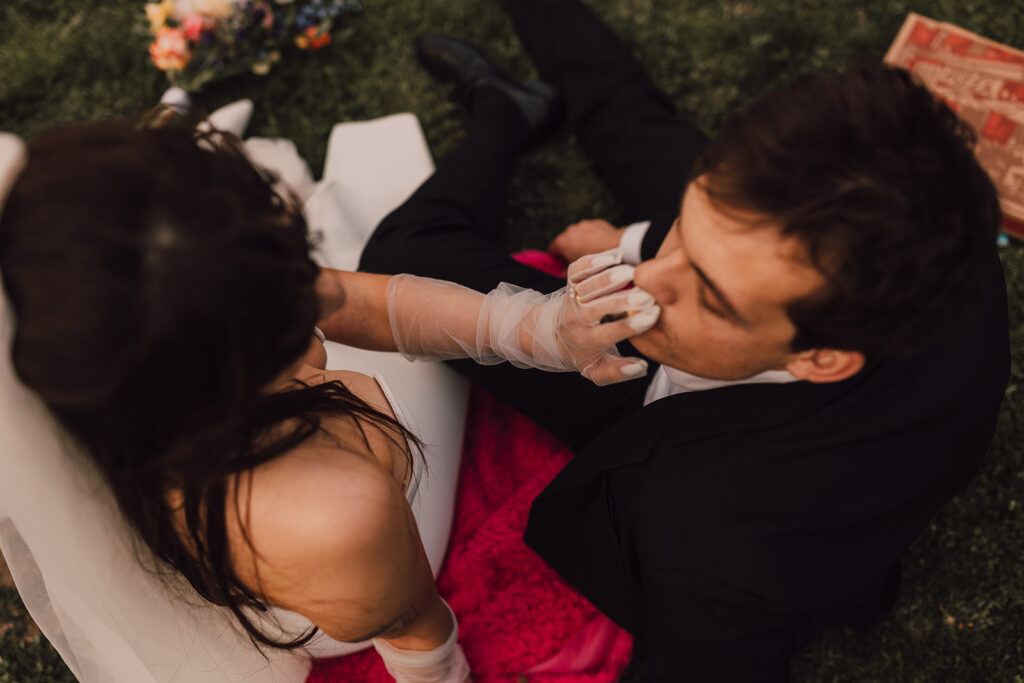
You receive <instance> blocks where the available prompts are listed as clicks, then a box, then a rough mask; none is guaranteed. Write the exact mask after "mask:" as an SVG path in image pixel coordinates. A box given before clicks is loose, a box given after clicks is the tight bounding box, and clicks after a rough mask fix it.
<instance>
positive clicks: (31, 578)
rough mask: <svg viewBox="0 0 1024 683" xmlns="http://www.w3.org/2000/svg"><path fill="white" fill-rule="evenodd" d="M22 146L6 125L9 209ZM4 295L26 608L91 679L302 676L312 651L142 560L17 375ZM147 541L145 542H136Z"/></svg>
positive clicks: (7, 397)
mask: <svg viewBox="0 0 1024 683" xmlns="http://www.w3.org/2000/svg"><path fill="white" fill-rule="evenodd" d="M24 159H25V147H24V145H23V144H22V142H21V141H20V140H19V139H17V138H16V137H14V136H11V135H7V134H2V133H0V209H2V201H3V198H4V197H5V196H6V194H7V192H8V190H9V189H10V186H11V185H12V184H13V181H14V179H15V178H16V176H17V173H18V172H19V171H20V169H21V168H22V165H23V163H24ZM13 327H14V320H13V317H12V314H11V311H10V309H9V306H8V303H7V299H6V295H3V296H0V349H2V353H0V550H2V552H3V555H4V557H5V558H6V560H7V564H8V565H9V567H10V570H11V574H12V576H13V577H14V581H15V585H16V586H17V589H18V592H19V593H20V594H21V597H22V599H23V600H24V602H25V604H26V606H27V607H28V610H29V613H30V614H31V615H32V618H33V619H34V620H35V621H36V623H37V624H38V625H39V628H40V629H41V630H42V632H43V634H44V635H45V636H46V638H47V639H48V640H49V641H50V642H51V643H52V644H53V645H54V647H56V648H57V651H58V652H59V653H60V655H61V657H63V658H64V661H65V662H67V664H68V666H69V667H70V669H71V671H72V673H74V675H75V676H76V677H77V678H78V679H79V680H80V681H83V682H84V683H99V682H107V681H115V682H119V683H157V682H159V683H170V682H181V683H186V682H188V683H225V682H227V681H242V680H244V681H254V682H255V683H271V682H274V683H297V682H301V681H304V680H305V677H306V675H307V673H308V671H309V667H310V662H309V659H308V657H307V656H306V655H304V654H300V653H293V652H286V651H282V650H278V649H274V648H263V650H264V652H265V656H264V655H263V654H260V652H259V651H257V650H256V648H255V647H253V645H252V643H251V642H250V641H249V639H248V638H247V637H246V636H245V635H244V634H243V633H242V632H241V629H240V627H239V626H237V625H236V622H235V620H234V619H233V617H232V616H231V615H230V613H229V612H228V611H227V610H226V609H222V608H218V607H216V606H213V605H211V604H209V603H207V602H205V601H204V600H203V599H202V598H201V597H199V596H198V595H197V594H196V593H195V592H194V591H193V590H192V589H191V587H190V586H188V584H187V583H185V582H184V580H182V579H178V580H177V584H175V583H174V582H173V581H172V580H168V579H166V578H161V577H158V576H156V575H154V574H152V573H150V572H148V571H147V570H146V569H143V567H142V565H141V564H140V563H139V560H138V555H137V550H136V548H135V547H134V544H133V542H132V539H133V538H134V536H133V534H132V532H131V531H130V529H129V528H128V526H127V524H126V522H125V521H124V519H123V518H122V517H121V515H120V514H119V512H118V511H117V509H116V507H115V504H114V502H113V498H112V496H111V493H110V491H109V490H108V488H107V487H106V485H105V484H104V483H103V482H102V480H101V479H100V477H99V475H98V473H97V472H96V471H95V469H94V468H92V467H91V466H90V464H89V463H88V461H87V460H86V459H85V458H84V457H82V456H81V454H79V453H77V452H76V450H75V448H74V447H73V445H72V444H71V442H70V439H69V438H67V437H66V435H64V433H63V432H62V431H61V429H60V428H59V427H58V426H57V424H56V423H55V422H54V420H53V419H52V417H51V416H50V415H49V413H48V411H47V410H46V409H45V407H44V406H43V405H42V403H41V402H40V401H39V399H38V398H37V397H36V396H35V395H34V394H32V393H31V392H30V391H29V390H28V389H27V388H25V387H24V386H23V385H22V384H21V383H20V382H19V381H18V379H17V377H16V376H15V373H14V370H13V368H12V365H11V357H10V344H11V338H12V335H13ZM139 552H141V551H139Z"/></svg>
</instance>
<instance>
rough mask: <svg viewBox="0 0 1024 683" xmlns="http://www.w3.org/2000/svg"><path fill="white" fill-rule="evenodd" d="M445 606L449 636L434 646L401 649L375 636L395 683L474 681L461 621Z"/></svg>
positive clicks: (467, 682)
mask: <svg viewBox="0 0 1024 683" xmlns="http://www.w3.org/2000/svg"><path fill="white" fill-rule="evenodd" d="M441 602H444V606H445V609H447V610H448V614H449V615H450V616H451V619H452V624H453V627H452V632H451V634H449V636H448V639H447V640H446V641H445V642H444V643H442V644H441V645H440V646H439V647H436V648H434V649H433V650H401V649H399V648H397V647H395V646H394V645H392V644H391V643H389V642H387V641H386V640H380V639H378V640H374V641H373V646H374V648H376V650H377V653H378V654H380V656H381V659H383V660H384V667H385V668H386V669H387V670H388V673H389V674H391V676H392V677H393V678H394V679H395V682H396V683H472V680H473V678H472V676H470V671H469V662H467V661H466V655H465V653H464V652H463V651H462V647H460V646H459V643H458V639H459V624H458V622H457V621H456V620H455V613H454V612H452V608H451V607H450V606H449V605H448V603H447V602H445V601H444V600H442V601H441Z"/></svg>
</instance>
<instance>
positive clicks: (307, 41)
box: [295, 26, 331, 50]
mask: <svg viewBox="0 0 1024 683" xmlns="http://www.w3.org/2000/svg"><path fill="white" fill-rule="evenodd" d="M330 43H331V34H330V33H327V32H326V31H325V32H323V33H321V32H320V28H319V27H318V26H310V27H309V28H307V29H306V30H305V31H303V32H302V35H301V36H298V37H297V38H296V39H295V44H296V45H298V46H299V48H301V49H303V50H319V49H320V48H322V47H326V46H327V45H330Z"/></svg>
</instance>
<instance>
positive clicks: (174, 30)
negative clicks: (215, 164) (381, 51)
mask: <svg viewBox="0 0 1024 683" xmlns="http://www.w3.org/2000/svg"><path fill="white" fill-rule="evenodd" d="M361 9H362V6H361V5H360V4H359V3H358V2H357V1H356V0H162V1H161V2H152V3H149V4H147V5H146V17H147V18H148V19H149V29H150V32H151V33H152V35H153V42H152V43H151V44H150V46H149V56H150V57H151V58H152V60H153V63H154V64H155V65H156V66H157V68H158V69H160V70H162V71H164V72H165V73H166V74H167V77H168V79H169V80H170V82H171V85H172V86H174V88H172V91H175V90H176V93H175V94H173V95H172V96H170V97H169V96H168V95H165V96H164V101H165V102H170V103H172V106H173V104H174V100H175V99H178V100H179V101H180V102H184V103H187V101H188V100H187V93H194V92H197V91H199V90H200V89H201V88H202V87H203V86H204V85H206V84H207V83H210V82H212V81H217V80H221V79H224V78H228V77H229V76H234V75H236V74H239V73H245V72H249V71H251V72H253V73H257V74H266V73H268V72H269V71H270V69H271V67H272V66H273V65H274V63H275V62H277V61H278V60H280V59H281V53H282V51H284V50H287V49H290V48H298V49H300V50H319V49H320V48H322V47H324V46H325V45H327V44H329V43H330V41H331V29H332V28H333V26H334V23H335V21H336V20H337V19H338V18H339V17H341V16H342V15H346V14H352V13H355V12H358V11H359V10H361ZM172 91H168V94H171V92H172Z"/></svg>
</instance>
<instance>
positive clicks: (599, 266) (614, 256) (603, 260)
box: [567, 247, 622, 285]
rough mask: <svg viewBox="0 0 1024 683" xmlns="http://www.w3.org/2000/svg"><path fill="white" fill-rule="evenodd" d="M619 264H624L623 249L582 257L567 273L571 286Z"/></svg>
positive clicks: (570, 265)
mask: <svg viewBox="0 0 1024 683" xmlns="http://www.w3.org/2000/svg"><path fill="white" fill-rule="evenodd" d="M619 263H622V249H619V248H618V247H615V248H614V249H609V250H607V251H599V252H597V253H596V254H587V255H586V256H582V257H580V258H578V259H576V260H575V261H573V262H572V263H570V264H569V269H568V271H567V276H568V280H569V284H570V285H573V284H576V283H578V282H581V281H582V280H585V279H586V278H588V277H590V276H591V275H594V274H595V273H600V272H601V271H602V270H605V269H606V268H610V267H611V266H614V265H617V264H619Z"/></svg>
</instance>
